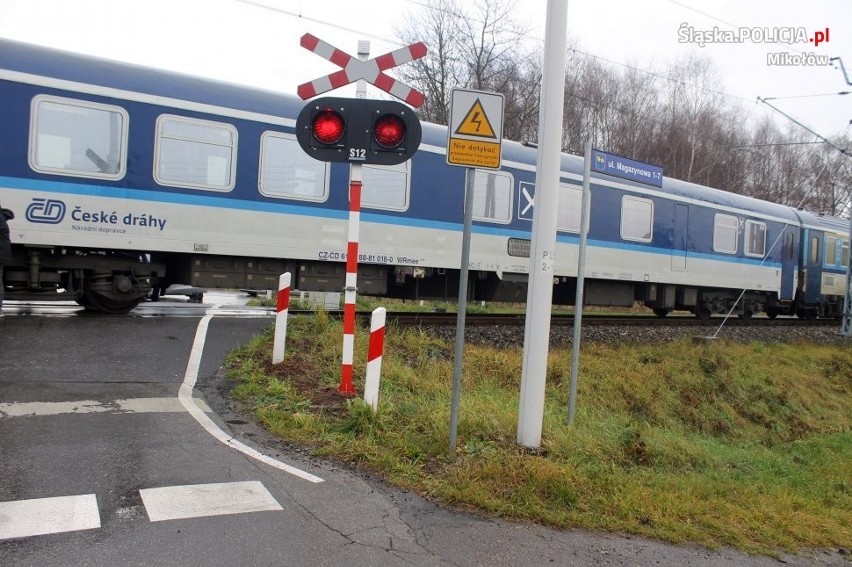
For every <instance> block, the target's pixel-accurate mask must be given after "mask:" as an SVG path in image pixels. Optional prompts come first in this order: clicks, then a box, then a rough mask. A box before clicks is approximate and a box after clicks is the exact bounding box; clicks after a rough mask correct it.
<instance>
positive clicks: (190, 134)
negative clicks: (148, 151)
mask: <svg viewBox="0 0 852 567" xmlns="http://www.w3.org/2000/svg"><path fill="white" fill-rule="evenodd" d="M156 140H157V149H156V153H155V156H156V157H155V159H154V179H155V180H156V181H157V183H159V184H160V185H171V186H173V187H189V188H192V189H205V190H208V191H230V190H231V189H233V188H234V184H235V182H236V179H235V177H236V176H235V171H236V165H237V164H236V155H237V154H236V152H237V129H236V128H234V127H233V126H231V125H230V124H223V123H220V122H210V121H208V120H198V119H195V118H187V117H185V116H173V115H169V114H163V115H162V116H160V117H159V118H157V138H156Z"/></svg>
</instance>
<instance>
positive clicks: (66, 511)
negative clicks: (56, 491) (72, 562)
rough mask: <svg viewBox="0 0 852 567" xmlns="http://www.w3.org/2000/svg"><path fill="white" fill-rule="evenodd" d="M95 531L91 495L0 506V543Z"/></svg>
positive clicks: (97, 519)
mask: <svg viewBox="0 0 852 567" xmlns="http://www.w3.org/2000/svg"><path fill="white" fill-rule="evenodd" d="M99 527H101V516H100V514H99V513H98V500H97V497H96V496H95V495H94V494H82V495H79V496H56V497H53V498H34V499H32V500H15V501H13V502H0V540H3V539H10V538H18V537H29V536H35V535H44V534H53V533H60V532H73V531H77V530H90V529H94V528H99Z"/></svg>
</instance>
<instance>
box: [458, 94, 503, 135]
mask: <svg viewBox="0 0 852 567" xmlns="http://www.w3.org/2000/svg"><path fill="white" fill-rule="evenodd" d="M455 133H456V134H463V135H465V136H479V137H480V138H491V139H493V140H496V139H497V134H495V133H494V128H492V127H491V122H490V121H489V120H488V116H486V114H485V109H484V108H482V103H481V102H480V101H479V99H478V98H477V99H476V102H474V103H473V106H471V107H470V110H468V111H467V114H466V115H465V117H464V119H463V120H462V121H461V124H459V127H458V128H456V132H455Z"/></svg>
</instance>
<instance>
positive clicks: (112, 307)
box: [78, 289, 142, 315]
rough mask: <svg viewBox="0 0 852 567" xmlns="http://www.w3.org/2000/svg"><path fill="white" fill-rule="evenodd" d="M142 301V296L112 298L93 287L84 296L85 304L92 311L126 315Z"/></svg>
mask: <svg viewBox="0 0 852 567" xmlns="http://www.w3.org/2000/svg"><path fill="white" fill-rule="evenodd" d="M141 302H142V298H141V297H138V298H136V299H130V300H127V301H122V300H117V299H111V298H109V297H106V296H104V295H101V294H100V293H98V292H96V291H92V290H91V289H87V290H86V292H85V295H84V296H83V303H80V301H78V303H80V304H81V305H83V306H84V307H85V308H86V309H90V310H92V311H99V312H101V313H109V314H111V315H124V314H125V313H128V312H129V311H131V310H132V309H133V308H134V307H136V306H137V305H139V304H140V303H141Z"/></svg>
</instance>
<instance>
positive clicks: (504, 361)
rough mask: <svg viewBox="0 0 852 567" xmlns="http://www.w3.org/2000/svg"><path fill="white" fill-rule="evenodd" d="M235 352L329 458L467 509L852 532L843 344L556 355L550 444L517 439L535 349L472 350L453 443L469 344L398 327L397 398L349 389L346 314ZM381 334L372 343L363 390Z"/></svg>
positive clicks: (743, 540) (775, 538)
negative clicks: (570, 410) (571, 408)
mask: <svg viewBox="0 0 852 567" xmlns="http://www.w3.org/2000/svg"><path fill="white" fill-rule="evenodd" d="M271 333H272V329H271V327H270V328H269V329H268V330H267V331H266V332H265V333H263V334H261V335H259V336H257V337H256V338H255V340H254V341H252V342H251V343H250V344H248V345H246V346H244V347H241V348H239V349H237V350H235V351H234V352H232V353H231V354H230V355H229V358H228V361H227V366H228V368H229V372H230V376H231V377H232V378H233V379H234V380H235V387H234V390H233V394H234V396H235V397H236V398H238V399H241V400H243V401H244V402H245V403H246V404H247V405H248V407H249V409H250V411H252V412H253V413H254V415H255V416H256V417H257V418H258V419H259V420H260V421H261V422H262V423H263V424H264V425H265V426H266V427H267V428H268V429H270V430H271V431H273V432H274V433H275V434H277V435H279V436H281V437H283V438H286V439H289V440H291V441H294V442H297V443H302V444H305V445H307V446H311V447H313V448H314V453H315V454H316V455H319V456H328V457H333V458H336V459H340V460H343V461H346V462H349V463H354V464H355V465H357V466H359V467H364V468H368V469H369V470H371V471H373V472H375V473H377V474H379V475H381V476H382V477H384V478H385V479H387V481H388V482H390V483H392V484H395V485H398V486H401V487H404V488H407V489H412V490H416V491H418V492H420V493H422V494H424V495H425V496H427V497H429V498H431V499H435V500H439V501H442V502H445V503H447V504H450V505H454V506H458V507H461V508H465V509H471V510H478V511H481V512H484V513H486V514H492V515H499V516H502V517H505V518H512V519H518V520H532V521H536V522H541V523H544V524H548V525H551V526H555V527H560V528H586V529H592V530H603V531H609V532H623V533H631V534H638V535H643V536H648V537H653V538H658V539H662V540H666V541H671V542H694V543H697V544H700V545H703V546H707V547H711V548H714V547H719V546H733V547H735V548H738V549H740V550H743V551H745V552H750V553H769V554H772V553H774V552H776V551H777V550H779V549H783V550H786V551H796V550H800V549H802V548H831V547H834V548H837V547H849V545H850V542H852V533H850V526H852V420H850V416H852V351H851V350H850V349H849V348H848V347H845V348H844V347H843V346H839V345H833V346H823V345H814V344H802V343H797V344H760V343H754V344H750V345H740V344H734V343H727V342H720V343H718V344H713V345H711V346H710V347H707V348H705V347H703V346H698V345H693V344H691V343H689V342H679V343H673V344H672V343H667V344H665V345H647V344H645V345H643V344H624V345H621V346H617V347H616V346H604V345H596V344H587V345H584V347H583V352H582V355H581V359H580V375H579V389H578V405H577V415H576V418H575V423H574V425H573V426H572V427H570V428H569V427H567V426H566V423H565V422H566V419H565V417H566V413H567V410H566V408H567V405H568V384H567V382H568V377H569V373H570V365H571V360H570V358H571V354H570V351H567V352H566V351H564V350H553V351H551V354H550V360H549V364H548V380H547V388H546V401H545V417H544V424H543V439H542V451H540V452H537V453H536V454H532V453H531V452H530V451H528V450H525V449H523V448H521V447H519V446H518V445H517V444H516V443H515V439H516V428H517V415H518V392H519V389H520V376H521V354H522V353H521V349H520V348H517V349H513V350H498V349H494V348H489V347H484V346H471V345H468V346H466V347H465V354H464V372H463V378H462V383H463V387H462V395H461V408H460V419H459V427H458V444H457V449H456V451H455V452H454V453H453V454H448V439H449V422H450V398H451V393H452V372H453V354H452V345H451V344H448V343H446V342H445V341H442V340H440V339H437V338H435V337H433V336H430V335H428V334H427V333H425V332H423V331H421V330H418V329H415V328H394V327H391V328H389V329H388V332H387V335H386V337H387V338H386V344H385V354H384V363H383V368H382V383H381V389H380V397H379V409H378V411H376V412H374V411H373V410H372V408H371V407H369V406H367V405H365V404H364V403H362V402H361V401H360V400H358V399H347V398H344V397H342V396H341V395H340V394H338V392H337V386H338V384H339V380H340V374H339V372H340V351H341V348H342V330H341V324H340V322H337V321H332V320H331V319H329V318H328V317H327V316H325V314H323V313H322V312H320V313H318V314H317V315H316V316H312V317H307V316H299V317H292V318H291V320H290V323H289V326H288V337H287V354H286V356H285V360H284V362H282V363H281V364H278V365H274V366H273V365H272V364H271V363H270V358H271V345H272V334H271ZM366 341H367V333H366V332H364V331H363V330H359V332H358V333H357V339H356V353H358V354H361V355H362V358H361V359H358V358H357V356H356V365H355V376H356V378H357V377H361V381H360V382H359V381H357V380H356V388H357V390H358V392H363V373H364V364H365V361H364V360H363V356H364V355H365V353H366V351H367V345H366Z"/></svg>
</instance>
